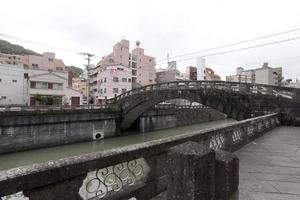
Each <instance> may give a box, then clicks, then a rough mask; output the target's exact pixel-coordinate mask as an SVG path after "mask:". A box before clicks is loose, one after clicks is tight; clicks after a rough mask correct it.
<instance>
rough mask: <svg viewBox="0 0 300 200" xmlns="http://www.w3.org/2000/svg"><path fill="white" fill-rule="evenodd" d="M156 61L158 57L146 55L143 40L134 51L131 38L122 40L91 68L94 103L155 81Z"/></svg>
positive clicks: (91, 91) (91, 90) (137, 43)
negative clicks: (131, 48) (141, 44)
mask: <svg viewBox="0 0 300 200" xmlns="http://www.w3.org/2000/svg"><path fill="white" fill-rule="evenodd" d="M155 65H156V62H155V58H154V57H152V56H148V55H145V53H144V49H143V48H141V47H140V42H139V41H137V42H136V47H135V48H134V49H133V50H132V51H131V53H130V46H129V41H128V40H121V41H120V42H118V43H117V44H115V45H114V46H113V52H112V53H110V54H108V55H106V56H104V57H103V58H102V59H101V60H100V62H99V63H98V64H97V65H96V67H95V68H93V70H91V72H90V75H89V77H90V80H91V84H90V96H91V98H92V99H94V104H102V103H103V102H104V100H105V99H110V98H113V97H114V96H116V95H120V94H122V93H123V92H125V91H128V90H131V89H132V88H134V87H140V86H144V85H149V84H153V83H155V79H156V74H155V72H156V71H155Z"/></svg>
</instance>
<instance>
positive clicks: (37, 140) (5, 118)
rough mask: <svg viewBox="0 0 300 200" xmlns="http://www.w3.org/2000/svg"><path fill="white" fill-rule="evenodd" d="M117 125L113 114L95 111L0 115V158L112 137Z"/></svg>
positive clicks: (115, 132)
mask: <svg viewBox="0 0 300 200" xmlns="http://www.w3.org/2000/svg"><path fill="white" fill-rule="evenodd" d="M117 123H118V118H117V117H116V114H115V113H110V112H103V111H102V112H101V111H99V110H95V111H84V112H83V111H70V112H68V111H53V112H47V113H40V112H15V113H11V112H10V113H1V116H0V154H1V153H8V152H14V151H21V150H28V149H35V148H42V147H50V146H55V145H63V144H69V143H76V142H83V141H91V140H93V137H95V134H96V133H101V137H113V136H115V135H116V134H117V132H118V131H117V127H118V126H117Z"/></svg>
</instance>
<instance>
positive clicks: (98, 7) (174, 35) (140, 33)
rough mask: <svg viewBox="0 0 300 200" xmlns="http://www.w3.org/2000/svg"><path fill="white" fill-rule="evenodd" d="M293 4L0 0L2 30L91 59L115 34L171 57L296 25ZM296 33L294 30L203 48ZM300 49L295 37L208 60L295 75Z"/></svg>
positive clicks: (271, 0) (80, 61) (108, 47)
mask: <svg viewBox="0 0 300 200" xmlns="http://www.w3.org/2000/svg"><path fill="white" fill-rule="evenodd" d="M299 8H300V2H299V0H195V1H192V0H181V1H179V0H151V1H150V0H106V1H103V0H95V1H92V0H39V1H37V0H26V1H24V0H5V1H2V2H1V11H0V18H1V20H0V27H1V28H0V33H4V34H9V35H13V36H17V37H20V38H24V39H27V40H32V41H35V42H39V43H46V44H49V45H52V46H56V47H60V48H66V49H71V50H73V51H74V52H90V53H94V54H96V55H97V57H96V58H95V60H94V62H95V63H96V62H98V61H99V60H100V58H101V57H102V56H104V55H105V54H107V53H109V52H111V51H112V46H113V44H114V43H116V42H118V41H119V40H121V39H123V38H126V39H128V40H130V42H131V48H134V46H135V41H136V40H140V41H141V47H143V48H144V49H145V53H146V54H148V55H152V56H155V57H156V59H157V60H161V59H166V55H167V52H169V54H170V57H171V58H172V57H174V56H177V55H181V54H185V53H190V52H195V51H199V50H202V49H207V48H211V47H215V46H219V45H223V44H228V43H232V42H238V41H240V40H245V39H251V38H255V37H259V36H264V35H268V34H273V33H277V32H282V31H286V30H290V29H295V28H300V12H299ZM297 36H300V31H298V32H294V33H290V34H286V35H282V36H279V37H274V38H269V39H265V40H261V41H256V42H252V43H247V44H243V45H239V46H234V47H230V48H226V49H219V50H214V51H211V52H206V53H214V52H219V51H223V50H230V49H237V48H241V47H247V46H252V45H256V44H261V43H266V42H271V41H277V40H282V39H286V38H292V37H297ZM2 39H5V38H2ZM8 41H10V42H13V43H17V44H21V45H23V46H25V47H27V48H30V49H32V50H35V51H37V52H40V53H41V52H43V51H53V52H55V53H56V57H57V58H61V59H63V60H64V62H65V63H66V64H67V65H76V66H78V67H81V68H83V65H84V63H85V60H84V58H83V57H82V56H80V55H77V54H75V53H72V52H66V51H61V50H59V49H54V48H50V47H42V46H37V45H33V44H29V43H25V42H20V41H16V40H12V39H8ZM299 52H300V40H295V41H291V42H286V43H281V44H276V45H271V46H266V47H262V48H256V49H251V50H245V51H240V52H235V53H230V54H224V55H221V56H220V55H219V56H211V57H207V58H206V62H207V66H209V67H212V68H213V69H214V70H215V71H216V73H218V74H220V75H221V76H222V78H224V77H225V76H226V75H229V74H234V73H235V70H236V67H239V66H241V67H244V68H246V69H250V68H258V67H260V66H261V65H262V63H263V62H269V64H270V66H272V67H279V66H281V67H283V75H284V77H285V78H298V79H300V70H299V69H300V68H299V65H298V63H300V56H299V54H300V53H299ZM206 53H202V54H198V55H203V54H206ZM195 56H197V54H196V55H192V56H190V57H195ZM187 57H188V56H187ZM187 57H185V58H187ZM175 60H176V59H175ZM161 62H164V61H161ZM161 62H159V63H161ZM195 64H196V61H195V59H191V60H189V61H185V62H178V68H179V69H180V70H181V71H185V67H186V66H187V65H195ZM158 67H160V66H158Z"/></svg>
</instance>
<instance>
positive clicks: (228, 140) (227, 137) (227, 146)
mask: <svg viewBox="0 0 300 200" xmlns="http://www.w3.org/2000/svg"><path fill="white" fill-rule="evenodd" d="M233 131H234V129H231V130H225V133H224V145H223V147H222V150H224V151H228V152H231V149H232V144H233V139H232V135H233Z"/></svg>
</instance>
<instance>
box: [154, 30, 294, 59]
mask: <svg viewBox="0 0 300 200" xmlns="http://www.w3.org/2000/svg"><path fill="white" fill-rule="evenodd" d="M296 31H300V28H295V29H290V30H287V31H282V32H277V33H273V34H269V35H264V36H260V37H256V38H252V39H246V40H241V41H238V42H233V43H229V44H224V45H220V46H217V47H212V48H208V49H203V50H200V51H194V52H190V53H185V54H181V55H177V56H174V57H172V59H174V58H180V57H184V56H189V55H193V54H198V53H204V52H207V51H212V50H217V49H223V48H226V47H231V46H236V45H239V44H243V43H248V42H253V41H257V40H262V39H266V38H270V37H275V36H279V35H283V34H287V33H292V32H296ZM164 60H166V59H160V60H158V62H159V61H164Z"/></svg>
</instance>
